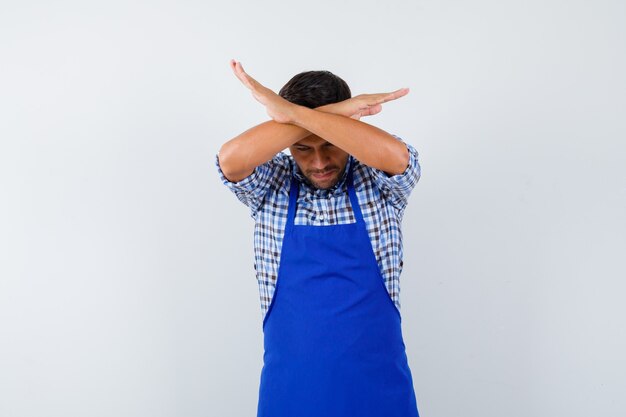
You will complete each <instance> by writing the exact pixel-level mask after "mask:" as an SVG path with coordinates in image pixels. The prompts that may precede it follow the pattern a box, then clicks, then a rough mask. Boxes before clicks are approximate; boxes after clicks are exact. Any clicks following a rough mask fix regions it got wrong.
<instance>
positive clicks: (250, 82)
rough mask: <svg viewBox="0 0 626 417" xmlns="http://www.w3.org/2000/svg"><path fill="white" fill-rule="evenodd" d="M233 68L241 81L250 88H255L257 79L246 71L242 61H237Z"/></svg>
mask: <svg viewBox="0 0 626 417" xmlns="http://www.w3.org/2000/svg"><path fill="white" fill-rule="evenodd" d="M233 70H234V71H235V75H236V76H237V78H239V81H241V82H242V83H243V84H244V85H245V86H246V87H248V88H249V89H250V90H254V89H255V85H254V83H255V82H256V81H255V80H254V78H252V77H250V76H249V75H248V74H247V73H246V71H245V70H244V69H243V66H242V65H241V62H238V61H235V63H234V68H233Z"/></svg>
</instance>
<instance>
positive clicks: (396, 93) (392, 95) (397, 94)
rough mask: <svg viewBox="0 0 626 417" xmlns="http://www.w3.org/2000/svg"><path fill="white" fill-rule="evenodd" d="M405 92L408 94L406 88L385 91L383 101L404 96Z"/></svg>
mask: <svg viewBox="0 0 626 417" xmlns="http://www.w3.org/2000/svg"><path fill="white" fill-rule="evenodd" d="M407 94H409V89H408V88H400V89H398V90H396V91H392V92H391V93H387V96H386V97H385V102H387V101H391V100H396V99H398V98H400V97H404V96H406V95H407Z"/></svg>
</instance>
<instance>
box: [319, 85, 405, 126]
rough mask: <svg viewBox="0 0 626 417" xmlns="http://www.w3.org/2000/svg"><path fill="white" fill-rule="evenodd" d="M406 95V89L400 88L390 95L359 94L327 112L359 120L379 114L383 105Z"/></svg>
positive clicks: (333, 106)
mask: <svg viewBox="0 0 626 417" xmlns="http://www.w3.org/2000/svg"><path fill="white" fill-rule="evenodd" d="M408 93H409V89H408V88H401V89H399V90H396V91H392V92H390V93H375V94H359V95H358V96H354V97H352V98H349V99H347V100H344V101H341V102H339V103H334V104H332V105H329V110H332V111H333V112H334V113H338V114H341V115H343V116H346V117H351V118H353V119H356V120H359V119H360V118H361V117H364V116H372V115H374V114H377V113H380V112H381V110H382V109H383V107H382V104H383V103H387V102H389V101H392V100H396V99H399V98H400V97H404V96H406V95H407V94H408ZM322 110H323V108H322Z"/></svg>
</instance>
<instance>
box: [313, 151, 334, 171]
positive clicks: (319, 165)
mask: <svg viewBox="0 0 626 417" xmlns="http://www.w3.org/2000/svg"><path fill="white" fill-rule="evenodd" d="M329 159H330V158H329V156H328V154H327V153H326V152H324V151H323V150H316V151H315V153H314V154H313V157H312V158H311V167H312V168H313V169H318V170H323V169H324V168H326V167H327V166H328V161H329Z"/></svg>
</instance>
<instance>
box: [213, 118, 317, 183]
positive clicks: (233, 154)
mask: <svg viewBox="0 0 626 417" xmlns="http://www.w3.org/2000/svg"><path fill="white" fill-rule="evenodd" d="M310 134H311V133H310V132H308V131H307V130H306V129H304V128H301V127H299V126H294V125H291V124H286V123H277V122H275V121H273V120H270V121H267V122H264V123H261V124H259V125H257V126H254V127H252V128H250V129H248V130H246V131H245V132H243V133H241V134H240V135H238V136H237V137H235V138H233V139H231V140H229V141H228V142H226V143H224V144H223V145H222V147H221V148H220V150H219V163H220V168H221V169H222V172H224V175H225V176H226V178H228V179H229V180H230V181H233V182H238V181H241V180H242V179H244V178H246V177H247V176H248V175H250V174H251V173H252V171H253V170H254V168H256V167H257V166H259V165H261V164H263V163H265V162H267V161H269V160H270V159H272V158H273V157H274V155H276V154H277V153H278V152H280V151H282V150H283V149H285V148H287V147H289V146H291V145H292V144H294V143H296V142H298V141H299V140H301V139H303V138H305V137H307V136H309V135H310Z"/></svg>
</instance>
